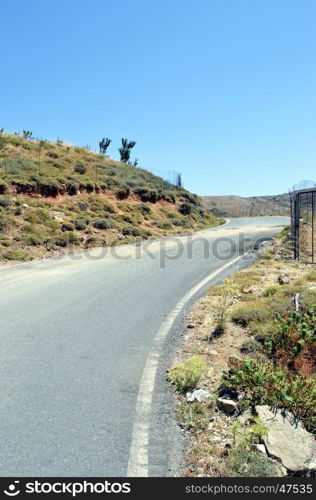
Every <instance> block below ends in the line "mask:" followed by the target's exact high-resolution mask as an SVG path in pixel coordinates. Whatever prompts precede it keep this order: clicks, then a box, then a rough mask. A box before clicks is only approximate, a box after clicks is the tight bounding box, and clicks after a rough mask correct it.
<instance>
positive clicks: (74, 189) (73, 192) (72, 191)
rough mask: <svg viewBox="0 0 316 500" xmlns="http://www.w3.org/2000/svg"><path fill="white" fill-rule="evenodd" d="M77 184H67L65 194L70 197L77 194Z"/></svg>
mask: <svg viewBox="0 0 316 500" xmlns="http://www.w3.org/2000/svg"><path fill="white" fill-rule="evenodd" d="M78 191H79V184H78V183H77V182H67V193H68V194H70V195H71V196H75V195H76V194H78Z"/></svg>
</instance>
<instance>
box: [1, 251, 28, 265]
mask: <svg viewBox="0 0 316 500" xmlns="http://www.w3.org/2000/svg"><path fill="white" fill-rule="evenodd" d="M1 256H2V258H3V259H5V260H20V261H22V262H25V261H27V260H29V256H28V255H27V254H26V253H25V252H22V251H20V250H5V251H4V252H2V254H1Z"/></svg>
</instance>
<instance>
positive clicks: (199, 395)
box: [186, 389, 211, 403]
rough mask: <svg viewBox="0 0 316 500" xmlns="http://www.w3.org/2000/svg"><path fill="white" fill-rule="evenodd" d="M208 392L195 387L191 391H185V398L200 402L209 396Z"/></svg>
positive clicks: (189, 400)
mask: <svg viewBox="0 0 316 500" xmlns="http://www.w3.org/2000/svg"><path fill="white" fill-rule="evenodd" d="M210 396H211V395H210V393H209V392H208V391H205V390H204V389H196V390H195V391H193V392H187V393H186V400H187V401H188V402H189V403H191V402H192V401H199V402H200V403H202V401H206V400H207V399H208V398H209V397H210Z"/></svg>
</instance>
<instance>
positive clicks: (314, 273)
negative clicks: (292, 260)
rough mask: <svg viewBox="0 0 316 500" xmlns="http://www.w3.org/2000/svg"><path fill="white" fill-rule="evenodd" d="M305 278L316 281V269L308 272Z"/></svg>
mask: <svg viewBox="0 0 316 500" xmlns="http://www.w3.org/2000/svg"><path fill="white" fill-rule="evenodd" d="M305 279H306V280H308V281H316V269H313V270H312V271H310V272H309V273H307V274H306V276H305Z"/></svg>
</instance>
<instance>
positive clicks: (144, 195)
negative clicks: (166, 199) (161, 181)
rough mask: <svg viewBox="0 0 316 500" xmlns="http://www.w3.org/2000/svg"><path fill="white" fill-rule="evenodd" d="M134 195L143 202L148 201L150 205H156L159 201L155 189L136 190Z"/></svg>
mask: <svg viewBox="0 0 316 500" xmlns="http://www.w3.org/2000/svg"><path fill="white" fill-rule="evenodd" d="M134 193H135V194H136V195H137V196H139V198H140V199H141V200H142V201H148V202H150V203H156V202H157V201H158V192H157V191H156V190H155V189H150V188H145V187H144V188H136V189H134Z"/></svg>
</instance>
